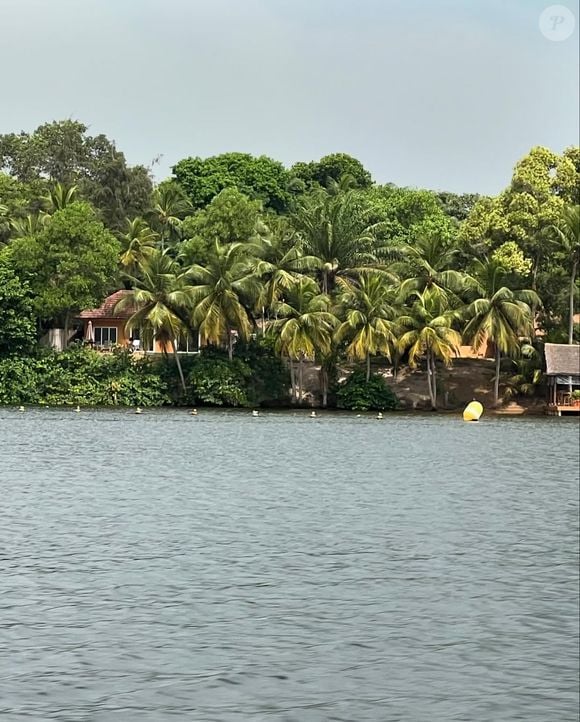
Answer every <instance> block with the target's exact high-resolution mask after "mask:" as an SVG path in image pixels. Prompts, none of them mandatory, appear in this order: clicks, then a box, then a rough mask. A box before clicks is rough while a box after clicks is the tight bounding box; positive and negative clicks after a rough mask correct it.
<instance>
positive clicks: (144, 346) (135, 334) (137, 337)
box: [129, 328, 155, 351]
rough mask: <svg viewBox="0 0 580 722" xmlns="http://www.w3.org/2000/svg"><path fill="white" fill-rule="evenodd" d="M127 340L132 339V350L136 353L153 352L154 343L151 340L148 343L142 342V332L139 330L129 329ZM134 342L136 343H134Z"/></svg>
mask: <svg viewBox="0 0 580 722" xmlns="http://www.w3.org/2000/svg"><path fill="white" fill-rule="evenodd" d="M129 338H132V339H133V348H134V349H135V350H136V351H154V350H155V342H154V340H153V339H151V340H150V341H149V343H145V342H144V341H143V332H142V331H141V329H140V328H132V329H129ZM135 342H136V343H135Z"/></svg>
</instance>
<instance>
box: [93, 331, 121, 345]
mask: <svg viewBox="0 0 580 722" xmlns="http://www.w3.org/2000/svg"><path fill="white" fill-rule="evenodd" d="M94 334H95V346H114V345H115V344H116V343H117V329H116V328H115V327H105V326H97V327H95V329H94Z"/></svg>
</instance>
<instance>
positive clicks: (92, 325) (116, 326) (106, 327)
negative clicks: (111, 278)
mask: <svg viewBox="0 0 580 722" xmlns="http://www.w3.org/2000/svg"><path fill="white" fill-rule="evenodd" d="M127 293H128V291H123V290H121V291H115V293H113V294H111V295H110V296H107V298H105V300H104V301H103V303H102V304H101V305H100V306H99V308H92V309H88V310H86V311H81V313H80V314H79V320H80V321H81V323H82V338H83V339H84V340H85V342H87V343H90V344H92V345H93V346H94V347H95V348H96V349H99V350H102V351H106V350H110V349H111V348H113V346H126V347H129V346H132V347H133V349H134V350H135V351H141V352H144V353H164V352H165V350H166V349H165V348H164V345H163V344H162V343H160V342H159V341H157V339H153V343H152V344H150V345H149V346H148V347H147V348H145V347H144V346H143V343H142V340H141V336H142V333H141V329H138V328H129V327H128V326H127V322H128V320H129V319H130V318H131V316H132V315H133V314H134V312H135V309H134V308H130V307H129V308H124V309H123V310H121V311H116V310H115V309H116V307H117V304H118V303H119V301H120V300H121V299H122V298H123V297H124V296H125V295H126V294H127ZM167 351H171V349H167ZM177 351H178V353H199V334H198V333H195V334H194V335H193V336H192V337H189V338H187V339H180V340H178V341H177Z"/></svg>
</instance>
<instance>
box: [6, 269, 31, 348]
mask: <svg viewBox="0 0 580 722" xmlns="http://www.w3.org/2000/svg"><path fill="white" fill-rule="evenodd" d="M34 320H35V319H34V313H33V308H32V297H31V294H30V290H29V289H28V286H27V284H23V283H21V281H20V279H19V278H18V277H17V276H16V275H15V274H14V272H13V271H12V269H11V268H9V266H8V265H7V264H6V262H5V261H2V260H1V259H0V356H3V355H6V354H25V353H27V352H29V351H30V350H31V349H32V347H33V346H34V343H35V341H36V331H35V323H34Z"/></svg>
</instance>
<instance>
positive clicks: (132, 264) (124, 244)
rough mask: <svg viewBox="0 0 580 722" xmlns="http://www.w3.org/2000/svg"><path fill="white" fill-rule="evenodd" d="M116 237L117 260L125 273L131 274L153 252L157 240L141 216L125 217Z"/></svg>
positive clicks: (155, 234) (156, 236)
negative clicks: (119, 244)
mask: <svg viewBox="0 0 580 722" xmlns="http://www.w3.org/2000/svg"><path fill="white" fill-rule="evenodd" d="M117 237H118V239H119V241H120V242H121V255H120V257H119V262H120V264H121V266H122V268H123V270H124V271H125V272H126V273H129V274H133V275H134V274H135V273H136V272H137V269H138V268H139V266H140V265H141V264H142V263H143V261H145V259H146V258H148V257H151V256H152V255H153V254H154V252H155V249H156V247H157V242H158V240H159V236H158V234H157V233H155V231H153V230H152V229H151V227H150V226H149V224H148V223H147V222H146V221H145V220H144V219H143V218H133V219H129V218H127V219H126V221H125V226H124V228H123V229H122V230H121V231H119V232H118V233H117Z"/></svg>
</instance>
